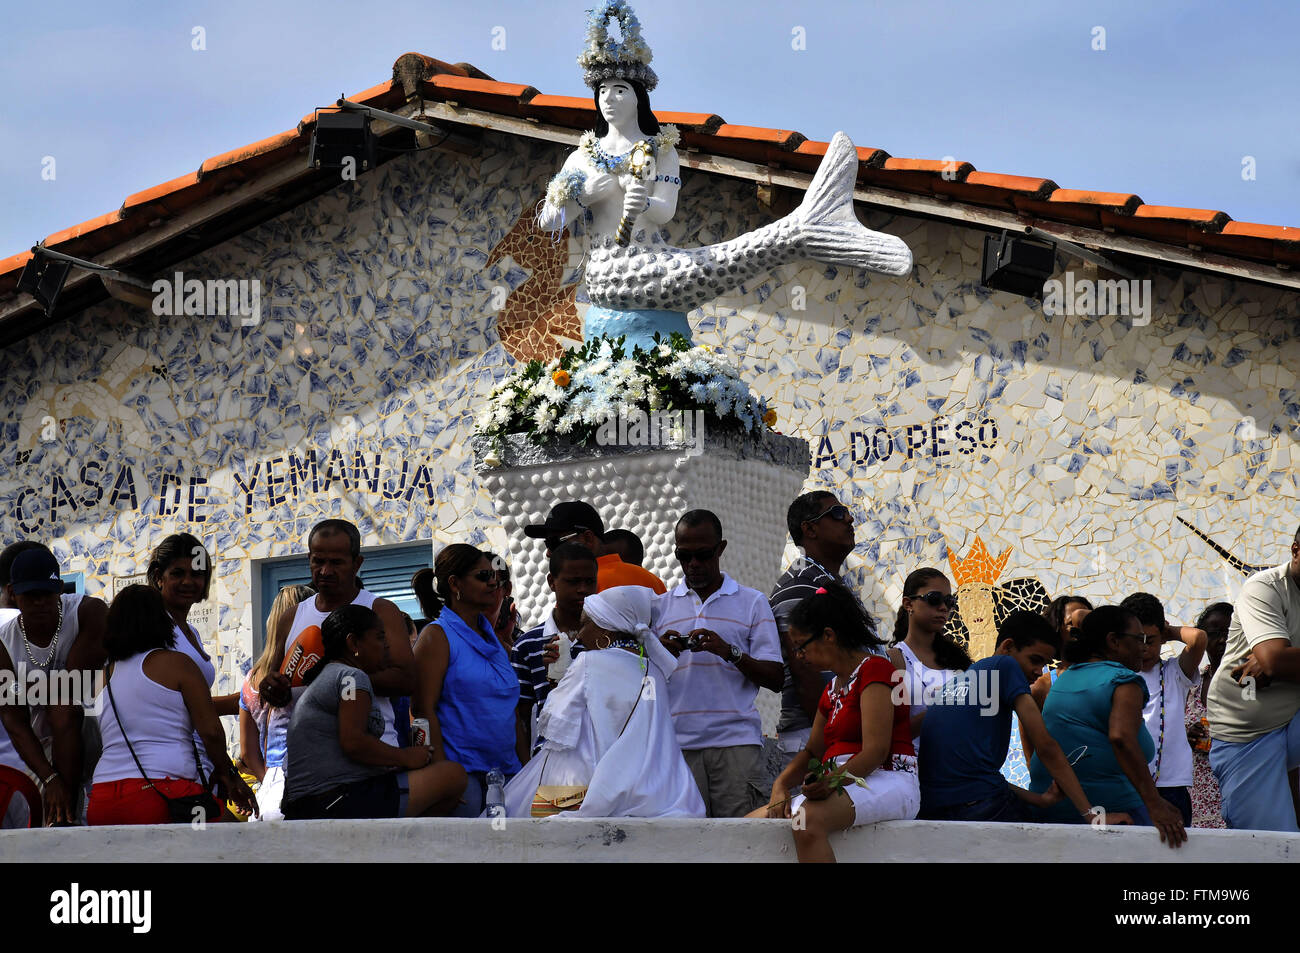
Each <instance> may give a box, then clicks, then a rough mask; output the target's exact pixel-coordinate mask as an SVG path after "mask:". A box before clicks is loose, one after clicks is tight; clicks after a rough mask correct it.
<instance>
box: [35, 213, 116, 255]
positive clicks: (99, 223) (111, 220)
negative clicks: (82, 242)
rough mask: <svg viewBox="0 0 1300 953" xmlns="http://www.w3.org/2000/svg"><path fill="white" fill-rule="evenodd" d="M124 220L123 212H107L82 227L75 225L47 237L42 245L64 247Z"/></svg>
mask: <svg viewBox="0 0 1300 953" xmlns="http://www.w3.org/2000/svg"><path fill="white" fill-rule="evenodd" d="M121 220H122V210H121V209H120V208H115V209H113V211H111V212H105V213H104V214H103V215H97V216H95V217H94V218H92V219H87V220H86V221H84V222H82V223H81V224H80V225H73V226H72V227H71V228H65V229H64V230H63V231H61V232H55V233H54V234H53V235H47V236H46V238H45V241H43V242H42V243H41V244H43V245H45V246H46V247H47V248H53V247H54V246H55V245H62V244H63V243H64V242H70V241H72V240H73V239H74V238H81V237H82V236H83V235H89V234H90V233H91V232H94V231H98V230H99V229H101V228H104V227H105V226H107V225H112V224H115V223H116V222H120V221H121Z"/></svg>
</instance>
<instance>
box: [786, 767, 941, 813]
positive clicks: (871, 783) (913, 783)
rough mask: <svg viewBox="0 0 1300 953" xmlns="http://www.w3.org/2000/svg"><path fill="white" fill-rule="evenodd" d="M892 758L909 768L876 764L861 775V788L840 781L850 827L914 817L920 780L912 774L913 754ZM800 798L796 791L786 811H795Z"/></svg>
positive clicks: (801, 798)
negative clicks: (849, 813) (850, 811)
mask: <svg viewBox="0 0 1300 953" xmlns="http://www.w3.org/2000/svg"><path fill="white" fill-rule="evenodd" d="M851 757H852V755H841V756H840V757H838V758H836V759H835V763H836V764H838V765H842V764H844V763H845V762H847V761H848V760H849V758H851ZM892 758H893V762H894V765H895V768H896V769H897V768H901V767H910V768H911V770H910V771H906V770H892V771H886V770H885V769H884V768H876V770H875V771H872V772H871V773H870V774H869V775H867V776H866V777H865V778H863V780H864V781H866V782H867V786H866V787H865V788H864V787H862V786H861V785H860V784H855V783H853V782H851V781H850V782H849V783H847V784H845V785H844V793H845V794H847V795H848V796H849V799H850V800H851V801H853V826H854V827H860V826H861V825H863V824H874V823H876V821H914V820H916V815H917V812H919V811H920V810H921V782H920V779H919V778H918V777H917V774H916V758H914V757H909V756H907V755H893V756H892ZM832 796H833V797H838V796H839V795H832ZM803 802H804V796H803V795H802V794H796V795H795V797H794V799H793V800H792V801H791V802H790V813H791V814H794V813H795V812H797V811H798V810H799V807H800V806H801V805H802V804H803Z"/></svg>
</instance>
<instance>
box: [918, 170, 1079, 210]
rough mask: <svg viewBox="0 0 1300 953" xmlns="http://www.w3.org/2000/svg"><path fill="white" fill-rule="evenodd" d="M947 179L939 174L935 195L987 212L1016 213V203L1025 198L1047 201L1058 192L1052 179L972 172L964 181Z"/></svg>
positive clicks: (952, 173) (951, 175)
mask: <svg viewBox="0 0 1300 953" xmlns="http://www.w3.org/2000/svg"><path fill="white" fill-rule="evenodd" d="M949 176H950V177H948V178H945V177H944V176H943V175H942V174H940V176H939V178H938V179H937V180H936V181H935V182H934V191H935V194H936V195H946V196H948V197H949V198H951V199H956V200H957V201H959V202H970V203H971V204H972V205H983V206H986V207H988V208H1000V209H1006V210H1008V211H1015V210H1016V200H1017V199H1023V198H1031V199H1041V198H1046V197H1047V196H1049V195H1051V194H1052V193H1053V192H1054V191H1056V183H1055V182H1053V181H1052V180H1051V179H1039V178H1034V177H1032V176H1027V175H1002V174H1000V173H997V172H970V173H968V174H967V175H966V177H965V178H964V179H958V178H955V176H954V172H951V171H950V173H949Z"/></svg>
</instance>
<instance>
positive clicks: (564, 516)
mask: <svg viewBox="0 0 1300 953" xmlns="http://www.w3.org/2000/svg"><path fill="white" fill-rule="evenodd" d="M579 527H581V528H582V529H589V530H591V531H592V532H593V533H595V534H596V535H597V536H600V535H602V534H603V533H604V532H605V523H604V521H603V520H601V518H600V514H599V513H597V512H596V508H595V507H594V506H592V505H591V504H590V503H583V502H580V501H578V500H570V501H568V502H565V503H556V504H555V505H554V506H552V507H551V512H549V513H548V514H546V522H545V523H534V524H533V525H531V526H525V527H524V535H525V536H528V537H530V538H532V539H549V538H551V537H554V536H564V535H567V534H568V533H572V532H573V531H574V530H575V529H578V528H579Z"/></svg>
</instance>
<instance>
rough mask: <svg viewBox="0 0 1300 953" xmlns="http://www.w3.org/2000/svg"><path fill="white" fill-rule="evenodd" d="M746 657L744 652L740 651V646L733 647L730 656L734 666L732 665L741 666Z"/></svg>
mask: <svg viewBox="0 0 1300 953" xmlns="http://www.w3.org/2000/svg"><path fill="white" fill-rule="evenodd" d="M744 657H745V653H744V652H742V651H740V646H738V645H733V646H732V647H731V656H730V659H731V664H732V665H739V664H740V660H741V659H743V658H744Z"/></svg>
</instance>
